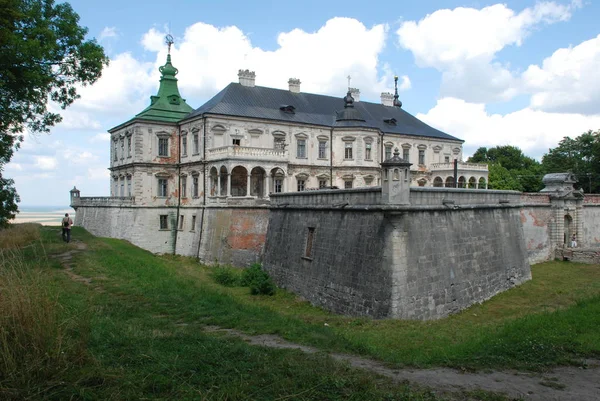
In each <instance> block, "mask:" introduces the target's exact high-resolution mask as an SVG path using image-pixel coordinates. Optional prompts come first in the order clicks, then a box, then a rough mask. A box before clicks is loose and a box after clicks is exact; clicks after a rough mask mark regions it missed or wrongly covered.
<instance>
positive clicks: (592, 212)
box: [582, 194, 600, 248]
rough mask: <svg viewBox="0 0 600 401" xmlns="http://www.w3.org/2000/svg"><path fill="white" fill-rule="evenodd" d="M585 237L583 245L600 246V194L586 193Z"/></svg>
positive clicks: (584, 212) (583, 217) (584, 203)
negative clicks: (599, 222)
mask: <svg viewBox="0 0 600 401" xmlns="http://www.w3.org/2000/svg"><path fill="white" fill-rule="evenodd" d="M582 214H583V216H582V220H583V238H582V239H584V240H585V241H583V242H582V245H583V246H585V247H590V248H600V224H595V222H597V221H600V195H599V194H590V195H586V196H585V198H584V202H583V212H582Z"/></svg>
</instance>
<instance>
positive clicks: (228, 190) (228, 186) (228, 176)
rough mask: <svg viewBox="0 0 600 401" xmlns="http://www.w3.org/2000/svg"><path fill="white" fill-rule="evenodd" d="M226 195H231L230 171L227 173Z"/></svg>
mask: <svg viewBox="0 0 600 401" xmlns="http://www.w3.org/2000/svg"><path fill="white" fill-rule="evenodd" d="M227 197H228V198H229V197H231V173H227Z"/></svg>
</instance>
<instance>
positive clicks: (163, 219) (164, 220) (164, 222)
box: [159, 214, 169, 230]
mask: <svg viewBox="0 0 600 401" xmlns="http://www.w3.org/2000/svg"><path fill="white" fill-rule="evenodd" d="M159 217H160V229H161V230H168V229H169V216H168V215H166V214H161V215H160V216H159Z"/></svg>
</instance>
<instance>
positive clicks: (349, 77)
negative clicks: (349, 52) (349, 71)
mask: <svg viewBox="0 0 600 401" xmlns="http://www.w3.org/2000/svg"><path fill="white" fill-rule="evenodd" d="M346 78H348V90H350V80H351V79H352V77H351V76H350V75H348V76H347V77H346Z"/></svg>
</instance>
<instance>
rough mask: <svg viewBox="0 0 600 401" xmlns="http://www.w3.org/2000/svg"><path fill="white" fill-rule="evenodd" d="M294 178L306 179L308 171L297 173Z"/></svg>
mask: <svg viewBox="0 0 600 401" xmlns="http://www.w3.org/2000/svg"><path fill="white" fill-rule="evenodd" d="M296 178H297V179H298V180H307V179H308V173H298V174H296Z"/></svg>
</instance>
